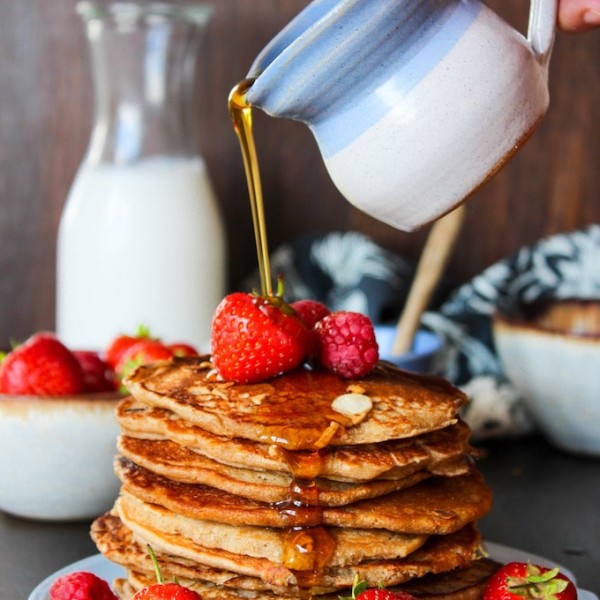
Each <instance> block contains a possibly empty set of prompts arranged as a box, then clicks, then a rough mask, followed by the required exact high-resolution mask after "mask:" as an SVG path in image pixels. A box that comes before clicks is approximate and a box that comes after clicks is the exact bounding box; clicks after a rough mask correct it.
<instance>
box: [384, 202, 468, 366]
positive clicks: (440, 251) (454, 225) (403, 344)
mask: <svg viewBox="0 0 600 600" xmlns="http://www.w3.org/2000/svg"><path fill="white" fill-rule="evenodd" d="M465 212H466V209H465V207H464V205H462V204H461V205H460V206H458V207H457V208H455V209H454V210H453V211H452V212H451V213H448V214H447V215H445V216H444V217H442V218H441V219H439V220H438V221H437V222H436V223H434V225H433V227H432V228H431V231H430V232H429V235H428V236H427V241H426V243H425V247H424V248H423V252H422V253H421V258H420V259H419V264H418V265H417V271H416V273H415V277H414V279H413V282H412V285H411V288H410V291H409V294H408V298H407V299H406V304H405V305H404V309H403V310H402V314H401V315H400V318H399V319H398V324H397V325H396V338H395V340H394V345H393V346H392V356H398V355H400V354H404V353H405V352H408V351H409V350H410V349H411V347H412V342H413V338H414V336H415V332H416V331H417V329H418V327H419V324H420V322H421V314H422V313H423V311H424V310H426V308H427V306H428V304H429V301H430V300H431V296H432V295H433V292H434V291H435V288H436V286H437V284H438V282H439V280H440V278H441V276H442V273H443V272H444V269H445V268H446V264H447V263H448V259H449V257H450V254H451V252H452V248H453V247H454V242H455V241H456V238H457V237H458V233H459V231H460V229H461V226H462V223H463V221H464V217H465Z"/></svg>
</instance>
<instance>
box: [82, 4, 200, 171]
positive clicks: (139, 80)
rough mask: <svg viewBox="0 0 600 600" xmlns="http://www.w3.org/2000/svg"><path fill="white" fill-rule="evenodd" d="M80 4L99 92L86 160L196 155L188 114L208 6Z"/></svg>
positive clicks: (122, 160) (125, 160)
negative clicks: (199, 44)
mask: <svg viewBox="0 0 600 600" xmlns="http://www.w3.org/2000/svg"><path fill="white" fill-rule="evenodd" d="M77 9H78V12H79V14H80V15H81V16H82V18H83V19H84V21H85V24H86V33H87V38H88V41H89V46H90V50H91V58H92V72H93V82H94V97H95V115H94V124H93V130H92V136H91V140H90V145H89V148H88V153H87V157H86V162H88V163H92V164H99V163H115V164H127V163H131V162H135V161H138V160H141V159H144V158H150V157H156V156H178V157H182V156H183V157H185V156H193V155H195V154H196V153H197V147H196V139H195V136H194V128H193V127H192V126H191V123H190V121H189V117H190V110H191V105H192V100H193V92H194V80H195V66H196V56H197V50H198V43H199V41H200V36H201V33H202V31H203V28H204V25H205V24H206V23H207V22H208V19H209V18H210V13H211V9H210V7H208V6H206V5H201V4H190V3H187V4H166V3H152V2H150V3H148V2H115V3H112V4H105V3H102V4H101V3H99V2H98V3H96V2H87V1H86V2H80V3H79V4H78V5H77Z"/></svg>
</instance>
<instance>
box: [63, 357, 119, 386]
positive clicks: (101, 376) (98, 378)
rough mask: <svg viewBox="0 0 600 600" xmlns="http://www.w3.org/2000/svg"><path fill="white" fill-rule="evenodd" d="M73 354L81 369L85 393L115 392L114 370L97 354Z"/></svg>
mask: <svg viewBox="0 0 600 600" xmlns="http://www.w3.org/2000/svg"><path fill="white" fill-rule="evenodd" d="M73 354H74V355H75V356H76V357H77V360H78V361H79V364H80V365H81V368H82V369H83V380H84V386H85V391H86V392H90V393H94V392H114V391H116V390H117V387H118V384H117V376H116V374H115V372H114V370H113V369H112V367H111V366H110V365H109V364H108V363H107V362H106V361H104V360H102V359H101V358H100V356H99V355H98V353H97V352H93V351H91V350H75V351H74V352H73Z"/></svg>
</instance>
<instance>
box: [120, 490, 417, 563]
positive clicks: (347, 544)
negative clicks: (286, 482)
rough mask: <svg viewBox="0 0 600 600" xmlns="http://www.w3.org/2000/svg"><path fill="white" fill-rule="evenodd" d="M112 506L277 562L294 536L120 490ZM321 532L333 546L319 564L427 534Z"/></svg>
mask: <svg viewBox="0 0 600 600" xmlns="http://www.w3.org/2000/svg"><path fill="white" fill-rule="evenodd" d="M115 508H116V511H117V513H118V514H119V516H120V518H121V520H122V521H123V522H124V523H126V524H127V525H129V524H131V523H136V524H139V525H141V526H142V527H145V528H148V529H151V530H153V531H155V532H162V533H165V534H168V535H182V536H184V537H186V538H190V539H192V540H197V541H199V540H201V544H202V546H203V547H205V548H213V549H218V550H224V551H227V552H232V553H235V554H244V555H247V556H251V557H255V558H266V559H268V560H269V561H271V562H274V563H279V564H286V561H287V560H288V558H287V546H288V544H289V543H290V541H291V539H292V538H293V537H294V536H295V535H296V533H295V532H290V531H289V530H287V529H275V528H267V527H253V526H247V525H246V526H234V525H226V524H222V523H215V522H214V521H203V520H200V519H192V518H190V517H185V516H182V515H179V514H176V513H173V512H172V511H169V510H167V509H166V508H164V507H162V506H159V505H156V504H149V503H147V502H144V501H142V500H139V499H138V498H135V497H134V496H131V495H130V494H123V495H122V496H121V497H120V498H119V500H118V501H117V503H116V506H115ZM131 528H132V529H134V527H131ZM323 531H324V532H325V535H327V536H328V537H329V538H330V540H331V541H332V542H333V544H332V546H333V550H332V551H331V552H330V553H328V556H327V557H326V560H325V561H324V565H323V566H346V565H352V564H354V565H356V564H359V563H362V562H364V561H366V560H374V559H395V558H403V557H405V556H407V555H408V554H410V553H411V552H413V551H414V550H416V549H417V548H419V547H420V546H422V545H423V544H424V543H425V541H426V540H427V536H426V535H414V534H400V533H392V532H389V531H385V530H382V529H371V530H364V529H362V530H361V529H353V528H339V527H331V528H326V529H324V530H323Z"/></svg>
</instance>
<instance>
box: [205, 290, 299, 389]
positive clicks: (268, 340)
mask: <svg viewBox="0 0 600 600" xmlns="http://www.w3.org/2000/svg"><path fill="white" fill-rule="evenodd" d="M309 345H310V332H309V330H308V329H307V327H306V326H305V325H304V323H303V322H302V320H301V319H300V317H299V316H298V315H297V314H296V312H295V311H294V310H293V309H292V308H291V307H290V305H289V304H287V303H286V302H284V301H283V298H282V296H281V295H280V294H279V293H278V294H277V295H274V296H259V295H257V294H245V293H242V292H236V293H233V294H230V295H229V296H226V297H225V298H224V299H223V300H222V301H221V303H220V304H219V306H218V307H217V310H216V312H215V315H214V317H213V323H212V358H213V364H214V366H215V369H216V370H217V372H218V373H219V375H220V376H221V377H223V378H224V379H228V380H231V381H235V382H237V383H255V382H258V381H265V380H267V379H269V378H271V377H274V376H276V375H280V374H281V373H285V372H287V371H291V370H293V369H295V368H297V367H299V366H300V365H301V364H302V362H303V360H304V359H305V357H306V355H307V352H308V348H309Z"/></svg>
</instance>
